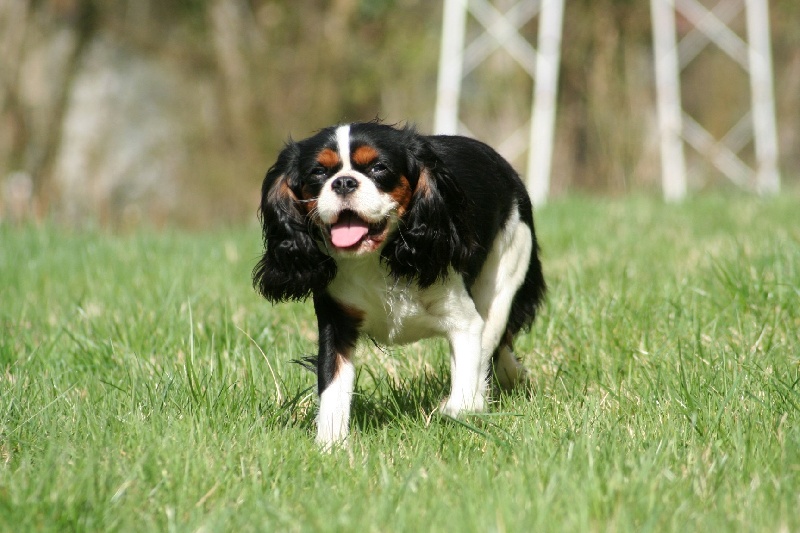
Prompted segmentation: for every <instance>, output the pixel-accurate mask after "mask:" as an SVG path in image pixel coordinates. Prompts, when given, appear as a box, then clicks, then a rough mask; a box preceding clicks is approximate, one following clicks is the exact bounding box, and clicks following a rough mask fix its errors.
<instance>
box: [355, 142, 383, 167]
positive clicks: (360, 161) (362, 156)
mask: <svg viewBox="0 0 800 533" xmlns="http://www.w3.org/2000/svg"><path fill="white" fill-rule="evenodd" d="M376 159H378V151H377V150H375V148H373V147H371V146H366V145H364V146H359V147H358V148H356V149H355V151H353V163H355V164H356V165H367V164H369V163H372V162H373V161H375V160H376Z"/></svg>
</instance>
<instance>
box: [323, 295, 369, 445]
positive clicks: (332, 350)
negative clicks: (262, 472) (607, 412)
mask: <svg viewBox="0 0 800 533" xmlns="http://www.w3.org/2000/svg"><path fill="white" fill-rule="evenodd" d="M314 310H315V311H316V313H317V325H318V327H319V354H318V356H317V391H318V392H319V413H318V415H317V443H318V444H319V445H320V446H322V448H323V449H325V450H329V449H331V448H332V447H333V446H334V445H336V444H338V443H341V442H343V441H344V440H345V439H346V438H347V434H348V423H349V421H350V403H351V401H352V397H353V387H354V385H355V377H356V374H355V367H354V366H353V362H352V361H351V355H352V352H353V348H354V347H355V344H356V341H357V340H358V327H359V324H360V322H361V319H360V317H359V316H358V314H357V313H355V312H353V311H352V310H349V309H346V308H344V307H343V306H341V305H340V304H338V303H337V302H336V301H335V300H334V299H333V298H331V297H330V296H328V295H327V294H318V295H317V294H315V295H314Z"/></svg>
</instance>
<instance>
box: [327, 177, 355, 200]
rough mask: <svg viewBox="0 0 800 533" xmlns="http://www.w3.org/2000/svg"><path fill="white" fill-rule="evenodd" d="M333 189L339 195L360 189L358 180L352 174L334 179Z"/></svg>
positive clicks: (345, 194)
mask: <svg viewBox="0 0 800 533" xmlns="http://www.w3.org/2000/svg"><path fill="white" fill-rule="evenodd" d="M331 189H333V192H335V193H336V194H338V195H341V196H347V195H348V194H350V193H351V192H353V191H354V190H356V189H358V180H357V179H355V178H354V177H352V176H340V177H338V178H336V179H335V180H333V183H331Z"/></svg>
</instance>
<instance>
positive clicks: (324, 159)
mask: <svg viewBox="0 0 800 533" xmlns="http://www.w3.org/2000/svg"><path fill="white" fill-rule="evenodd" d="M317 163H319V164H320V165H322V166H323V167H325V168H333V167H335V166H336V165H338V164H339V154H337V153H336V152H334V151H333V150H331V149H330V148H325V149H324V150H323V151H321V152H320V153H319V154H318V155H317Z"/></svg>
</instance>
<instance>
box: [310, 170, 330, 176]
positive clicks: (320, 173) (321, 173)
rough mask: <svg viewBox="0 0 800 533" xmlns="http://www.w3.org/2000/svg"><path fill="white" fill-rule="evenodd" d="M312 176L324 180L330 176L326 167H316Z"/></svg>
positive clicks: (312, 171) (311, 173)
mask: <svg viewBox="0 0 800 533" xmlns="http://www.w3.org/2000/svg"><path fill="white" fill-rule="evenodd" d="M310 175H311V177H312V178H323V177H325V176H327V175H328V171H327V170H326V169H325V167H314V168H312V169H311V172H310Z"/></svg>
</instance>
